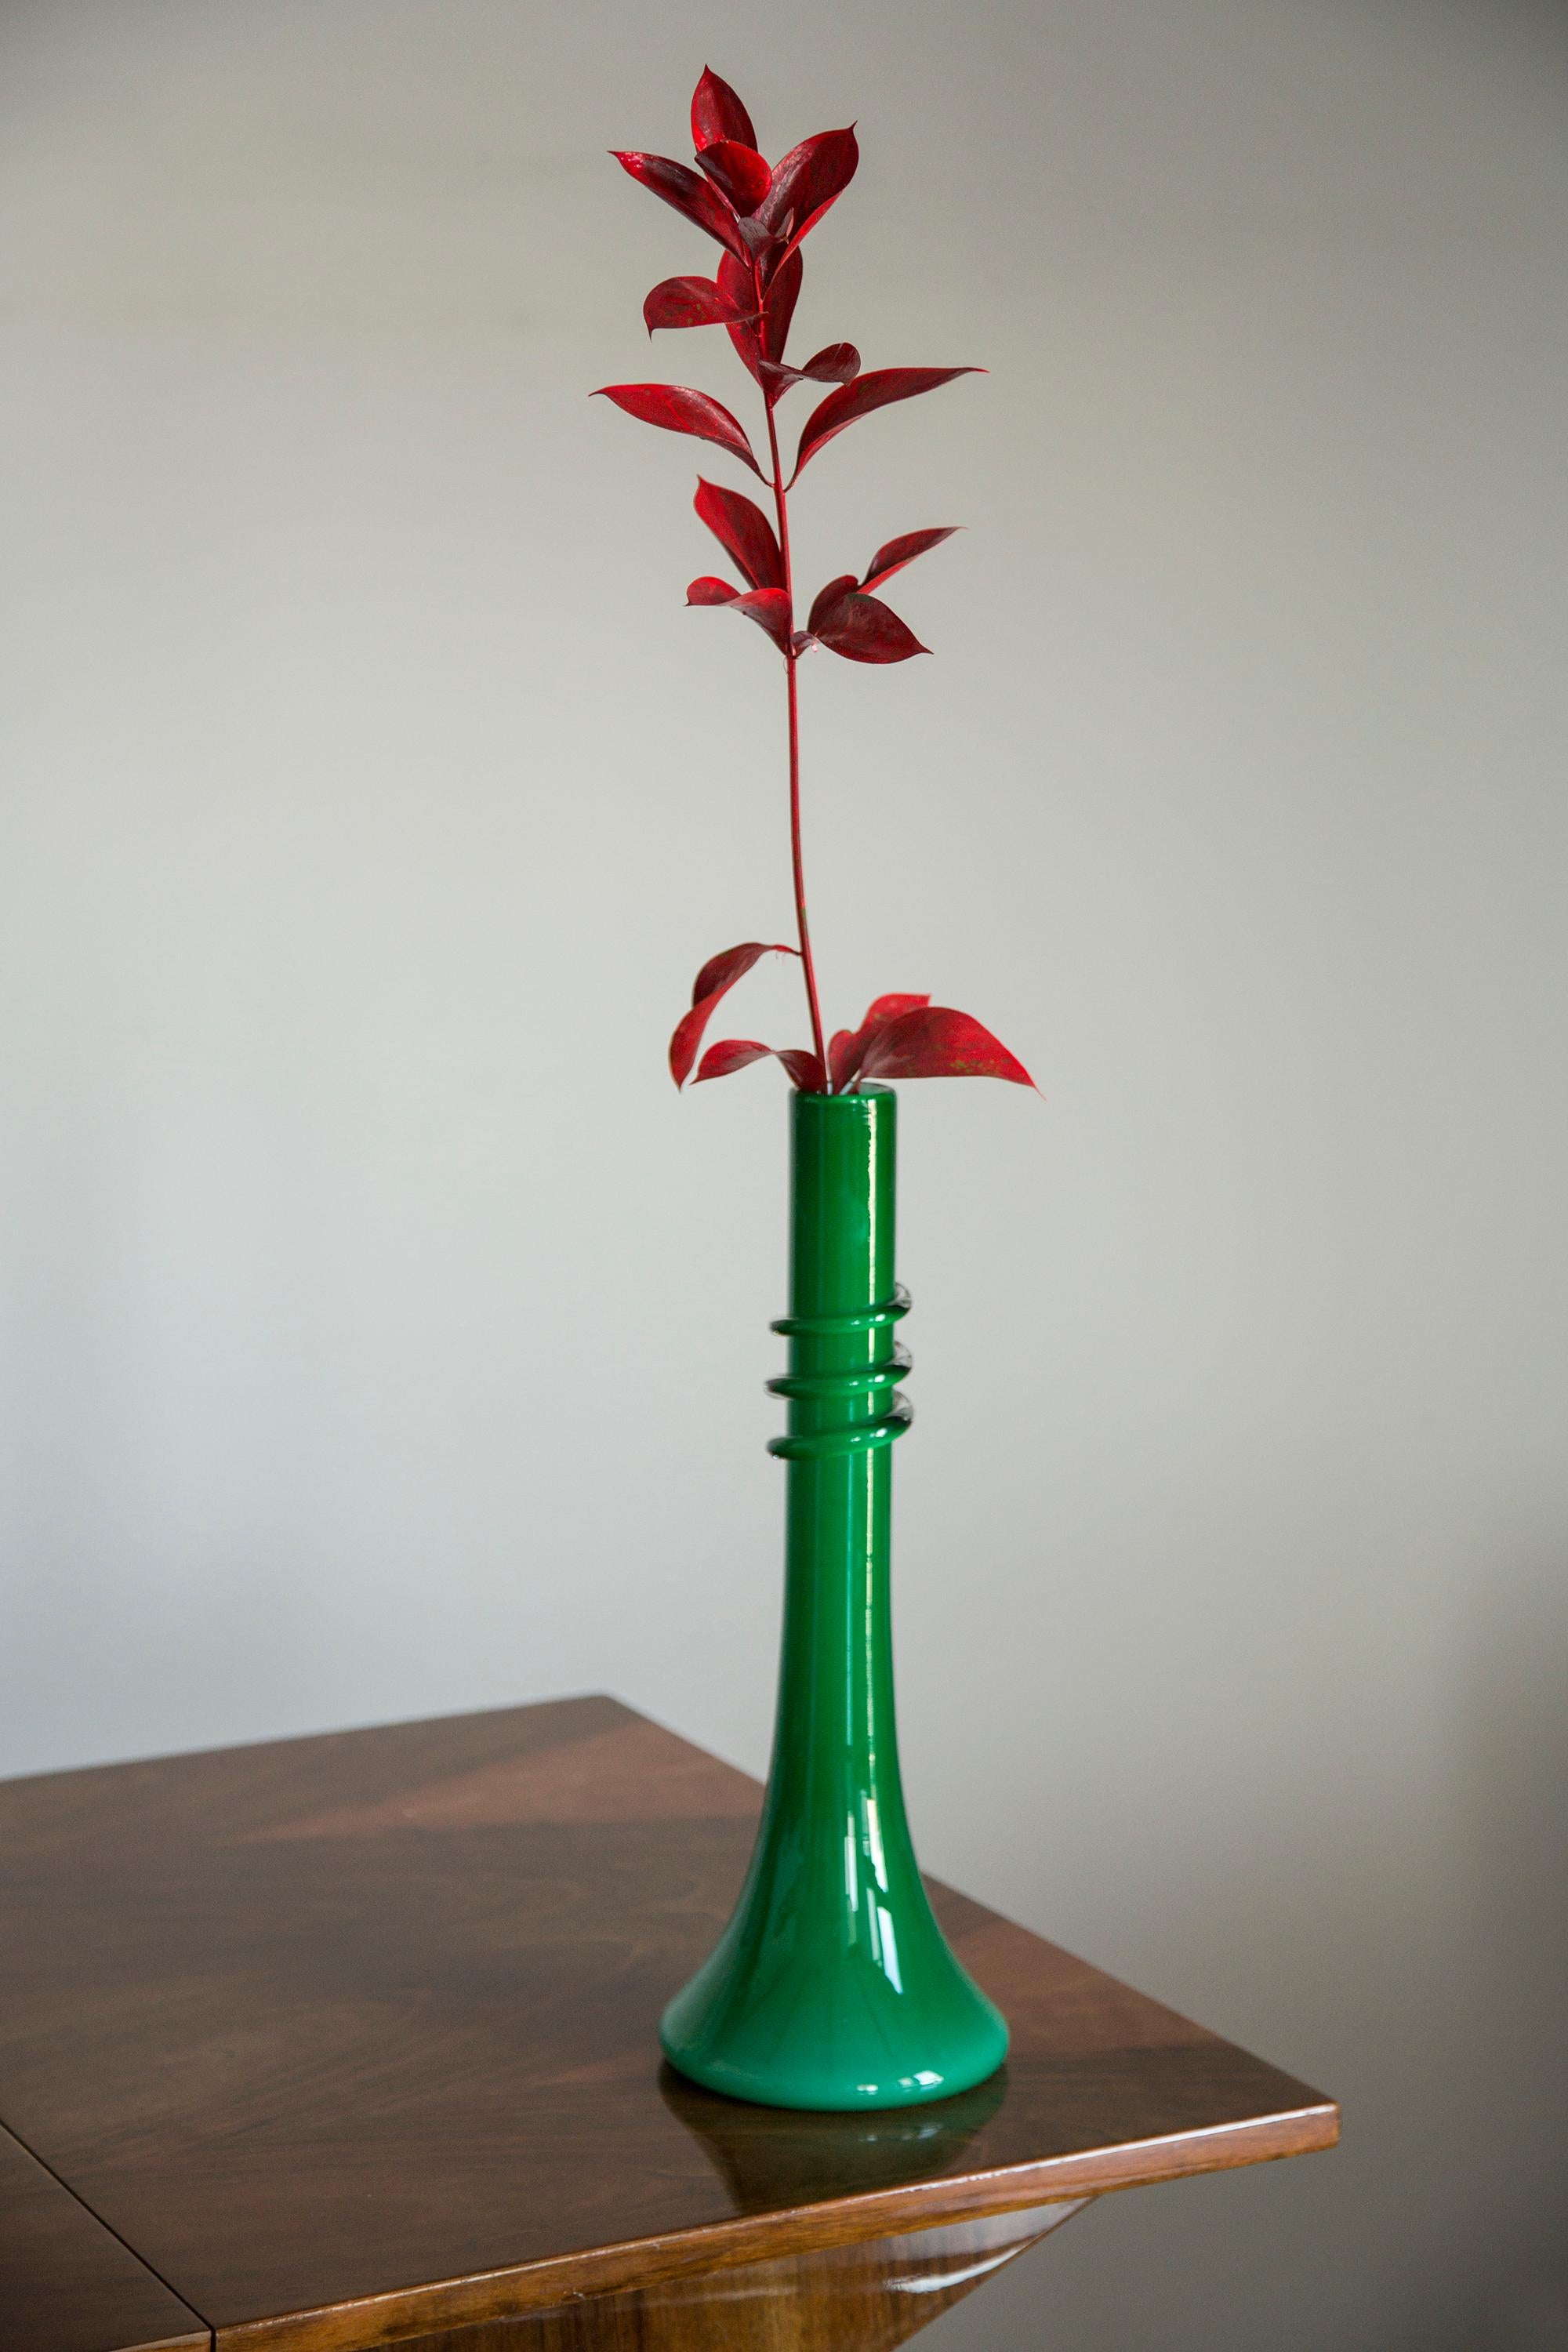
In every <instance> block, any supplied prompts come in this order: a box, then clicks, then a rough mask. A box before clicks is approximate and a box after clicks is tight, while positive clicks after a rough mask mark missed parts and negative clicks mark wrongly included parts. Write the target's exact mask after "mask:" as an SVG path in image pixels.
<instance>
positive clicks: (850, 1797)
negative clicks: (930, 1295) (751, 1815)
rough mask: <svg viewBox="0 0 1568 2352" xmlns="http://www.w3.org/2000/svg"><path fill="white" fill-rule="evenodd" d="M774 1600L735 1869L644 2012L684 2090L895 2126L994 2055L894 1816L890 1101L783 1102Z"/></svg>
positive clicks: (898, 1366)
mask: <svg viewBox="0 0 1568 2352" xmlns="http://www.w3.org/2000/svg"><path fill="white" fill-rule="evenodd" d="M791 1118H792V1127H793V1204H792V1248H791V1285H790V1312H789V1314H788V1315H787V1316H786V1317H784V1318H781V1320H780V1321H779V1322H778V1323H776V1324H775V1325H774V1327H773V1328H774V1329H775V1330H777V1331H780V1332H782V1333H783V1334H784V1336H785V1337H786V1338H787V1339H788V1340H789V1343H790V1368H789V1371H788V1372H787V1374H785V1375H784V1377H783V1378H781V1379H779V1380H777V1381H770V1382H769V1384H768V1385H769V1387H770V1388H771V1389H772V1390H773V1391H774V1393H776V1394H779V1395H782V1396H783V1397H784V1399H785V1400H786V1401H787V1402H788V1405H789V1423H790V1425H789V1431H788V1433H787V1435H785V1436H784V1437H781V1438H775V1439H774V1440H773V1444H772V1446H771V1448H770V1450H771V1451H772V1452H773V1453H774V1454H777V1455H779V1456H780V1457H781V1458H782V1459H783V1460H784V1463H785V1465H786V1475H787V1479H788V1494H787V1500H786V1538H785V1591H784V1646H783V1655H782V1659H781V1664H780V1672H779V1696H778V1717H777V1722H776V1726H775V1730H774V1738H773V1763H772V1768H771V1769H770V1772H769V1777H768V1788H767V1797H766V1800H765V1802H764V1806H763V1820H762V1825H761V1828H760V1829H759V1832H758V1835H757V1843H756V1847H755V1850H754V1852H753V1853H752V1863H751V1868H750V1870H749V1872H748V1874H747V1878H746V1883H745V1885H744V1887H743V1889H742V1894H741V1897H740V1901H739V1903H738V1904H737V1906H736V1908H735V1912H734V1915H733V1916H732V1917H731V1921H730V1924H729V1926H728V1927H727V1928H726V1929H725V1931H724V1934H723V1936H722V1937H721V1940H720V1942H719V1945H718V1947H717V1948H716V1949H715V1950H714V1952H713V1954H712V1955H711V1957H710V1959H709V1960H708V1961H707V1963H706V1965H705V1966H704V1967H703V1968H702V1969H700V1970H699V1971H698V1973H697V1975H696V1976H695V1977H694V1978H693V1979H691V1981H690V1983H689V1984H688V1985H687V1986H686V1987H685V1989H684V1990H682V1991H681V1992H679V1993H678V1994H677V1996H676V1998H675V1999H674V2000H672V2001H671V2002H670V2004H669V2007H668V2009H667V2011H665V2015H664V2021H663V2026H662V2028H661V2032H660V2039H661V2042H662V2043H663V2046H664V2050H665V2054H666V2055H667V2057H668V2059H669V2060H670V2063H672V2064H673V2065H675V2066H676V2067H678V2068H679V2070H680V2071H681V2073H682V2074H686V2075H688V2076H689V2077H690V2078H691V2080H693V2081H695V2082H698V2083H701V2084H705V2085H706V2086H707V2088H709V2089H710V2090H714V2091H722V2092H725V2093H727V2094H728V2095H730V2096H731V2097H732V2098H739V2099H749V2100H752V2101H755V2102H757V2103H759V2104H762V2105H769V2106H784V2107H806V2108H821V2109H839V2110H843V2109H856V2108H876V2107H899V2106H914V2105H921V2104H924V2103H925V2102H927V2101H930V2100H934V2099H943V2098H948V2097H950V2096H952V2095H954V2094H955V2093H957V2092H960V2091H965V2090H968V2089H970V2088H971V2087H972V2086H973V2084H976V2083H980V2082H983V2081H984V2080H985V2079H986V2077H987V2076H989V2075H991V2074H994V2072H995V2071H996V2069H997V2067H998V2066H999V2065H1000V2064H1001V2063H1002V2061H1003V2059H1004V2057H1005V2054H1006V2048H1007V2028H1006V2024H1005V2021H1004V2019H1003V2018H1002V2016H1001V2013H1000V2011H998V2010H997V2009H996V2008H995V2007H994V2004H993V2003H992V2002H991V2001H990V2000H987V1999H986V1997H985V1995H984V1993H983V1992H982V1991H981V1990H980V1989H979V1987H978V1986H977V1985H976V1984H975V1983H974V1982H973V1979H971V1978H970V1977H969V1976H968V1975H967V1974H966V1972H965V1970H964V1969H963V1967H962V1966H961V1965H960V1963H959V1961H958V1960H957V1958H955V1957H954V1955H953V1953H952V1950H951V1949H950V1948H949V1946H948V1944H947V1941H946V1939H945V1937H943V1936H942V1930H941V1929H940V1927H938V1926H937V1923H936V1920H935V1918H934V1916H933V1915H932V1913H931V1905H930V1902H929V1901H928V1899H927V1896H926V1891H925V1887H924V1885H923V1884H922V1882H921V1875H920V1871H919V1867H918V1865H917V1864H916V1861H915V1855H914V1848H913V1844H912V1842H911V1840H910V1831H909V1824H908V1821H907V1818H906V1815H905V1810H904V1799H903V1789H902V1785H901V1781H900V1771H899V1752H898V1735H897V1728H896V1725H895V1720H894V1698H893V1653H892V1625H891V1615H890V1598H889V1552H890V1536H891V1499H892V1453H891V1447H892V1444H893V1441H894V1440H895V1439H896V1438H898V1437H899V1436H900V1435H902V1433H903V1432H904V1431H905V1430H906V1429H907V1428H908V1426H909V1423H910V1409H909V1406H908V1403H907V1402H906V1401H905V1400H904V1398H903V1397H902V1396H901V1394H900V1391H899V1390H898V1387H897V1382H898V1381H899V1380H900V1378H901V1377H902V1375H903V1374H904V1373H905V1372H906V1371H907V1370H909V1367H910V1358H909V1355H908V1352H907V1350H906V1349H903V1348H902V1347H900V1345H899V1343H898V1341H897V1339H895V1336H894V1334H895V1330H896V1328H897V1326H898V1324H899V1322H900V1319H901V1318H902V1317H903V1316H904V1315H905V1314H906V1313H907V1312H908V1308H909V1298H908V1296H907V1294H906V1293H904V1292H903V1291H902V1290H900V1288H899V1286H897V1285H896V1283H895V1282H894V1279H893V1243H894V1211H895V1178H896V1144H897V1119H898V1102H897V1097H896V1096H895V1095H894V1094H893V1092H892V1090H891V1089H890V1088H889V1087H868V1088H866V1089H865V1090H864V1091H863V1092H860V1093H857V1094H846V1095H822V1094H810V1093H797V1094H795V1095H794V1096H792V1097H791Z"/></svg>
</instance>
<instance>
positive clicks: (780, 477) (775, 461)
mask: <svg viewBox="0 0 1568 2352" xmlns="http://www.w3.org/2000/svg"><path fill="white" fill-rule="evenodd" d="M756 278H757V308H758V310H761V309H762V307H763V294H762V273H761V272H760V271H758V272H757V273H756ZM763 405H764V406H765V408H766V409H767V412H768V457H769V461H770V463H771V464H772V467H773V506H774V509H775V510H776V511H777V514H778V522H779V553H780V554H781V555H782V556H783V558H784V594H785V595H786V596H787V597H788V598H789V610H790V628H791V631H792V633H793V631H794V628H795V575H794V572H793V571H792V569H791V566H790V556H789V507H788V504H787V502H786V500H785V497H784V467H783V466H782V465H781V464H780V463H779V436H778V427H777V426H776V425H775V424H774V423H773V402H772V401H771V400H769V398H768V395H767V391H766V387H765V386H764V388H763ZM799 659H800V656H799V655H798V654H797V653H796V652H795V646H794V645H793V644H791V645H790V646H788V647H787V649H786V651H785V653H784V678H785V684H786V692H787V695H788V699H789V846H790V859H791V863H792V865H793V866H794V870H795V929H796V930H797V932H798V933H799V935H800V961H801V970H802V971H803V972H804V973H805V1001H806V1003H807V1004H808V1005H809V1007H810V1008H811V1041H812V1045H813V1046H814V1048H815V1050H816V1058H817V1060H818V1062H819V1063H820V1064H821V1065H822V1089H823V1092H824V1093H825V1094H831V1093H832V1092H833V1081H832V1078H831V1077H830V1076H829V1075H828V1068H827V1046H826V1041H825V1039H824V1036H823V1029H822V1010H821V1007H820V1006H819V1004H818V1003H817V1001H816V964H815V963H814V962H813V961H812V956H811V929H810V926H809V925H808V923H807V922H806V919H805V861H804V859H803V857H802V855H801V842H800V704H799V697H798V695H797V693H796V691H795V665H796V663H797V662H798V661H799Z"/></svg>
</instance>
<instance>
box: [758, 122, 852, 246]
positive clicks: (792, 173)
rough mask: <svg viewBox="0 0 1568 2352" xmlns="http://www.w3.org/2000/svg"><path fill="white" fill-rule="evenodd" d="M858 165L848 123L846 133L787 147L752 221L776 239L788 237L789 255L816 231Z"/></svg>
mask: <svg viewBox="0 0 1568 2352" xmlns="http://www.w3.org/2000/svg"><path fill="white" fill-rule="evenodd" d="M859 161H860V150H859V148H858V146H857V144H856V141H855V128H854V125H853V124H852V123H851V125H850V126H849V128H848V129H847V131H816V133H815V134H814V135H813V136H812V137H811V138H810V139H803V140H802V141H801V142H800V145H799V146H798V147H792V148H791V150H790V152H789V153H788V154H787V155H786V156H785V157H784V161H783V162H782V163H780V164H779V165H778V167H777V169H776V170H775V171H774V173H773V185H772V187H771V188H770V189H769V190H768V193H767V194H766V195H765V196H764V197H763V201H762V203H761V204H760V205H758V207H757V217H758V219H759V220H761V221H762V222H763V223H764V224H765V226H767V227H769V228H771V229H772V230H773V231H774V232H775V234H776V235H778V236H787V237H788V239H789V244H788V246H787V247H785V251H786V252H793V251H794V250H795V247H796V246H798V245H799V243H800V241H801V239H802V237H803V236H805V235H806V234H807V233H808V232H809V231H810V230H811V229H813V228H815V227H816V224H817V222H818V221H819V220H820V219H821V218H822V215H823V214H824V213H825V212H826V210H827V208H828V206H829V205H834V204H837V201H838V199H839V197H840V196H841V195H842V194H844V191H845V189H846V188H847V186H848V185H849V183H850V181H851V180H852V179H853V178H854V177H855V167H856V165H857V164H858V163H859Z"/></svg>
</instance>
